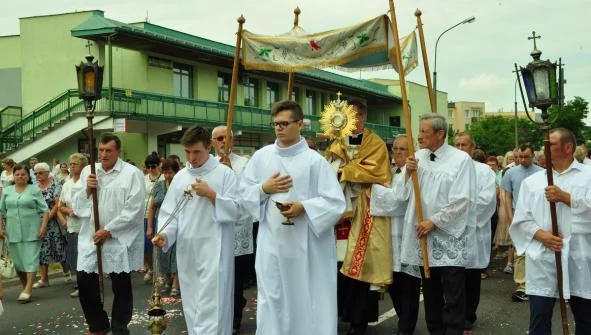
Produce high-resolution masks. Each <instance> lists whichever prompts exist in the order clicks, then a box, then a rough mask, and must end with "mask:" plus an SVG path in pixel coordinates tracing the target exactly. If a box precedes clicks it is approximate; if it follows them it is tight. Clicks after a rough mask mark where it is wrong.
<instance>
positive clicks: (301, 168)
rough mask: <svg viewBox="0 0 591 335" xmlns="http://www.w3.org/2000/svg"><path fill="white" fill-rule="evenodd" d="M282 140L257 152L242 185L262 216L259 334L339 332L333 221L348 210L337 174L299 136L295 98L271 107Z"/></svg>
mask: <svg viewBox="0 0 591 335" xmlns="http://www.w3.org/2000/svg"><path fill="white" fill-rule="evenodd" d="M272 117H273V125H274V126H275V134H276V136H277V140H276V141H275V144H272V145H268V146H266V147H264V148H262V149H261V150H259V151H257V152H255V154H254V155H253V156H252V158H251V159H250V161H249V162H248V165H247V166H246V169H245V171H244V173H243V177H242V180H241V185H240V193H241V197H242V205H243V206H244V207H245V209H246V210H247V211H248V213H249V214H250V215H251V216H253V217H254V218H255V219H258V220H259V222H260V226H259V233H258V234H259V235H258V243H257V253H256V263H255V268H256V273H257V289H258V292H257V298H258V300H257V332H256V333H257V335H277V334H281V335H302V334H306V335H336V334H337V297H336V281H337V276H336V272H335V271H334V265H335V264H336V246H335V236H334V229H333V228H334V225H335V223H336V222H337V220H338V219H339V217H340V216H341V215H342V213H343V212H344V210H345V199H344V197H343V192H342V191H341V188H340V185H339V182H338V180H337V176H336V173H335V172H334V171H333V170H332V169H331V168H330V166H329V165H328V163H327V162H326V161H325V160H324V159H323V158H322V156H320V155H319V154H318V153H317V152H316V151H314V150H312V149H310V148H308V144H307V143H306V140H305V139H304V138H303V137H301V136H300V130H301V128H302V126H303V113H302V109H301V107H300V105H298V104H297V103H295V102H293V101H282V102H278V103H276V104H275V105H274V106H273V112H272Z"/></svg>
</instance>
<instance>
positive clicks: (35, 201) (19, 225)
mask: <svg viewBox="0 0 591 335" xmlns="http://www.w3.org/2000/svg"><path fill="white" fill-rule="evenodd" d="M13 174H14V185H11V186H9V187H6V188H5V189H4V190H3V192H2V197H1V198H0V212H1V213H2V215H0V238H4V239H5V240H6V241H7V242H8V249H9V251H10V256H11V257H12V261H13V262H14V267H15V269H16V272H17V274H18V277H19V279H20V281H21V284H22V286H23V291H22V292H21V294H20V295H19V297H18V299H17V301H18V302H19V303H22V304H24V303H28V302H30V301H31V291H32V290H33V280H34V278H35V273H37V269H38V267H39V255H40V251H41V240H42V239H43V238H44V237H45V233H46V230H47V220H48V212H49V208H48V207H47V204H46V203H45V200H44V199H43V195H42V194H41V190H40V189H39V187H37V186H35V185H32V184H31V179H30V177H29V171H28V169H27V168H26V167H24V166H23V165H16V166H15V167H14V171H13ZM2 216H4V217H6V231H4V230H3V229H2V228H1V227H2V222H1V221H2V219H1V217H2Z"/></svg>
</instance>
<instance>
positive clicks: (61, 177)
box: [53, 163, 70, 185]
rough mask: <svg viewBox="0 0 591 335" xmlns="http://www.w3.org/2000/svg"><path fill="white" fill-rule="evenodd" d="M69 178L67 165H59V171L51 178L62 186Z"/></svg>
mask: <svg viewBox="0 0 591 335" xmlns="http://www.w3.org/2000/svg"><path fill="white" fill-rule="evenodd" d="M69 176H70V172H69V171H68V164H66V163H61V164H60V169H59V171H58V172H57V173H56V174H55V175H54V176H53V179H54V180H55V181H56V182H57V183H59V184H60V185H63V184H64V183H65V182H66V179H68V177H69Z"/></svg>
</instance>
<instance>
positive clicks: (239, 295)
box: [232, 255, 250, 329]
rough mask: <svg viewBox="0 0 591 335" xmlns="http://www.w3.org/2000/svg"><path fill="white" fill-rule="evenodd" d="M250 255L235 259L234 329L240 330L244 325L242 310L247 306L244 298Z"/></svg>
mask: <svg viewBox="0 0 591 335" xmlns="http://www.w3.org/2000/svg"><path fill="white" fill-rule="evenodd" d="M248 256H250V255H242V256H236V257H234V320H233V324H232V328H234V329H240V324H241V323H242V310H243V309H244V306H246V298H244V284H245V279H246V277H247V270H248V263H249V259H248Z"/></svg>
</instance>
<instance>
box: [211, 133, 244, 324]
mask: <svg viewBox="0 0 591 335" xmlns="http://www.w3.org/2000/svg"><path fill="white" fill-rule="evenodd" d="M226 129H227V127H226V126H217V127H215V128H213V130H212V131H211V143H212V145H213V147H214V149H215V154H216V158H217V159H218V160H219V161H220V162H221V161H222V158H223V156H224V155H225V153H224V145H225V144H226ZM232 141H233V136H232ZM233 147H234V143H232V144H231V146H230V148H233ZM229 156H230V157H229V159H230V165H229V167H230V168H231V169H232V170H233V171H234V172H235V173H236V179H237V180H240V176H241V175H242V172H243V171H244V168H245V167H246V164H247V163H248V158H246V157H242V156H238V155H237V154H235V153H234V152H232V150H230V155H229ZM243 214H244V213H243ZM234 228H235V231H236V233H235V238H234V319H233V322H232V323H233V326H232V334H238V333H239V332H240V324H241V323H242V310H243V309H244V307H245V306H246V298H244V284H245V279H247V276H248V274H249V270H250V269H249V263H250V264H252V263H251V262H249V260H250V259H249V255H251V254H252V253H253V251H254V250H253V249H254V248H253V238H252V218H251V217H249V216H247V215H245V216H244V217H241V218H240V220H239V221H238V222H237V223H236V225H235V226H234ZM250 267H251V268H252V265H251V266H250Z"/></svg>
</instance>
